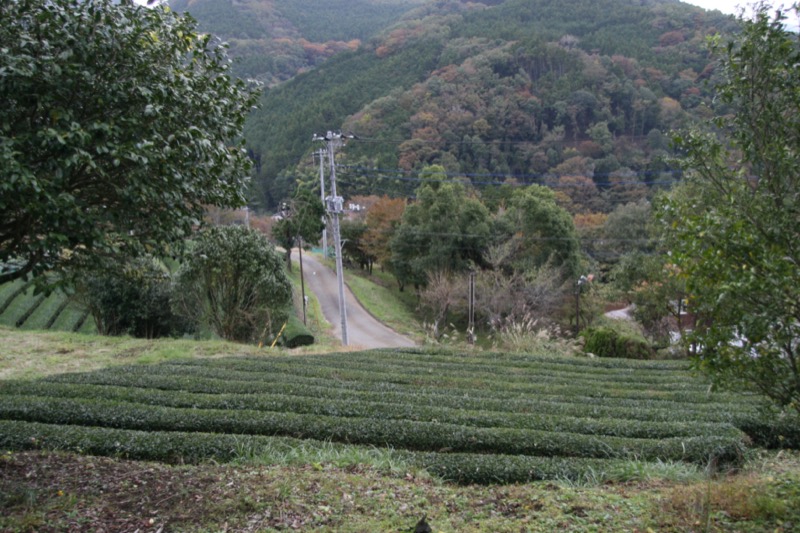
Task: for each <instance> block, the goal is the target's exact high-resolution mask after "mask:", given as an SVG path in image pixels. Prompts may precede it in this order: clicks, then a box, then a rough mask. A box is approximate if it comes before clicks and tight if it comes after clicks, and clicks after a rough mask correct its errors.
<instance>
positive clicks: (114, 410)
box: [0, 349, 798, 483]
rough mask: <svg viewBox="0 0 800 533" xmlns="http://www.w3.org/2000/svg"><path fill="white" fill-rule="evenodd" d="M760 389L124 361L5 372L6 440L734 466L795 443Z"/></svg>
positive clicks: (512, 364)
mask: <svg viewBox="0 0 800 533" xmlns="http://www.w3.org/2000/svg"><path fill="white" fill-rule="evenodd" d="M758 404H759V402H758V399H757V398H755V397H751V396H747V395H742V394H732V393H715V392H710V390H709V387H708V384H707V383H705V382H703V381H701V380H699V379H697V378H695V377H693V376H692V374H691V373H690V372H689V370H688V368H687V365H686V364H685V363H682V362H671V361H670V362H664V361H653V362H642V361H623V360H590V359H585V358H573V357H569V358H567V357H533V356H524V355H508V354H469V355H464V354H461V353H457V352H448V351H430V350H423V349H412V350H382V351H366V352H359V353H341V354H333V355H324V356H319V355H317V356H313V355H306V356H277V357H260V356H248V357H229V358H219V359H204V360H186V361H175V362H165V363H161V364H153V365H136V366H117V367H113V368H107V369H103V370H98V371H94V372H85V373H71V374H61V375H53V376H49V377H45V378H43V379H40V380H36V381H5V382H0V446H2V447H3V448H8V449H26V448H45V449H51V448H52V449H67V450H81V451H84V452H88V453H93V454H99V455H114V456H124V457H130V458H147V459H156V460H162V461H178V462H198V461H203V460H209V459H213V460H216V461H228V460H233V459H237V458H241V457H242V456H248V457H254V456H258V455H259V454H260V453H262V452H264V451H265V450H271V449H274V448H275V446H284V447H285V446H289V447H291V446H299V445H303V446H311V447H314V446H323V445H325V446H331V445H332V446H343V447H344V446H352V445H359V446H367V447H376V448H386V449H387V450H389V452H390V453H392V454H394V455H395V456H396V457H398V458H400V459H402V460H403V461H405V462H407V463H410V464H414V465H417V466H419V467H421V468H425V469H427V470H428V471H430V472H431V473H434V474H437V475H439V476H441V477H443V478H445V479H449V480H452V481H457V482H462V483H476V482H477V483H496V482H501V483H512V482H525V481H531V480H536V479H573V480H579V479H586V478H587V477H588V476H591V477H593V478H595V479H596V478H603V477H604V476H608V477H612V478H613V477H614V475H615V474H614V472H619V471H620V470H624V469H625V464H626V463H628V462H631V461H637V462H652V463H661V462H685V463H689V464H694V465H699V466H705V465H707V464H709V463H713V464H718V465H738V464H740V463H741V461H742V460H743V458H744V455H745V454H746V453H747V450H748V448H750V447H752V446H754V445H756V446H775V445H781V446H789V447H791V446H796V445H797V442H798V428H797V426H796V424H792V423H788V422H787V421H786V420H782V421H779V420H777V419H773V418H769V417H765V416H764V415H763V413H761V412H760V411H759V409H758Z"/></svg>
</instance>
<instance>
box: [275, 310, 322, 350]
mask: <svg viewBox="0 0 800 533" xmlns="http://www.w3.org/2000/svg"><path fill="white" fill-rule="evenodd" d="M281 338H282V340H283V344H284V345H285V346H286V347H287V348H297V347H298V346H310V345H311V344H314V335H312V334H311V332H310V331H309V330H308V328H307V327H306V326H305V324H303V323H302V322H301V321H300V319H298V318H297V317H295V316H290V317H289V319H288V321H287V322H286V329H285V330H284V331H283V336H282V337H281Z"/></svg>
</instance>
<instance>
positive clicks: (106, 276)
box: [74, 257, 189, 339]
mask: <svg viewBox="0 0 800 533" xmlns="http://www.w3.org/2000/svg"><path fill="white" fill-rule="evenodd" d="M171 296H172V280H171V279H170V274H169V272H168V271H167V269H166V268H165V267H164V265H163V264H162V263H161V262H159V261H158V260H156V259H155V258H152V257H140V258H137V259H125V258H121V260H120V261H117V262H113V261H107V262H106V263H105V264H104V265H103V267H102V268H97V269H92V270H90V271H82V272H80V273H79V274H78V276H77V279H76V280H75V294H74V299H75V300H76V301H77V302H78V303H79V304H80V305H81V306H82V307H84V308H85V309H87V310H88V311H89V313H90V314H91V315H92V317H93V318H94V322H95V324H96V326H97V331H98V333H100V334H101V335H126V334H127V335H132V336H134V337H145V338H148V339H152V338H155V337H164V336H169V335H172V336H176V335H182V334H183V333H185V332H186V331H187V329H188V326H189V324H188V323H187V321H185V320H183V319H181V318H180V317H178V316H176V315H175V314H174V313H173V312H172V310H171V308H170V299H171Z"/></svg>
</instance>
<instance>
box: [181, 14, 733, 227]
mask: <svg viewBox="0 0 800 533" xmlns="http://www.w3.org/2000/svg"><path fill="white" fill-rule="evenodd" d="M172 5H173V6H175V7H176V8H187V9H188V10H189V11H190V12H191V13H193V14H194V15H195V16H197V17H198V18H199V19H200V21H201V24H202V25H203V27H206V28H208V29H209V30H212V31H216V32H218V33H219V34H220V35H221V36H222V37H223V38H225V39H226V40H229V41H231V42H232V44H233V46H234V48H233V51H234V54H236V53H237V50H238V51H241V49H242V47H244V46H255V45H254V44H253V43H255V42H258V43H262V44H263V45H264V46H265V48H263V52H259V53H258V54H253V55H250V56H248V57H249V59H246V61H250V62H257V61H261V62H264V63H274V62H280V61H285V62H290V61H289V60H288V59H286V56H285V55H281V53H280V52H279V51H275V50H272V51H270V49H269V47H270V46H273V45H275V43H276V42H278V41H280V40H281V39H282V38H283V37H282V36H284V35H285V36H286V37H285V38H286V39H287V40H291V39H295V40H294V41H292V42H293V43H294V44H293V45H292V46H297V45H298V43H300V42H305V43H307V44H306V45H302V46H306V47H307V48H308V47H310V43H311V42H312V40H313V41H314V42H315V43H334V42H337V43H347V42H350V43H351V44H350V45H349V46H348V45H347V44H342V46H339V47H338V48H337V46H338V45H336V46H334V45H331V49H330V50H328V52H326V53H324V54H319V55H314V54H313V53H312V54H307V55H306V56H304V57H305V59H304V61H305V63H303V62H302V61H300V62H298V63H297V64H293V66H292V68H286V69H284V70H282V71H280V72H281V73H280V74H272V75H273V76H275V77H276V78H283V77H290V76H291V75H292V74H293V73H294V72H298V71H300V72H301V73H300V74H299V75H297V76H294V77H292V78H291V79H289V80H288V81H286V82H285V83H281V84H277V85H273V86H271V87H270V88H269V89H267V90H266V91H265V93H264V97H263V98H262V107H261V109H260V110H259V111H257V112H255V113H254V114H253V116H252V117H251V119H250V121H249V123H248V125H247V127H246V137H247V142H248V146H249V147H250V149H251V151H252V155H253V157H254V158H255V159H256V161H257V167H258V175H257V180H256V189H255V190H254V193H253V200H254V204H256V205H257V206H258V207H260V208H262V209H270V208H272V207H273V206H275V205H276V203H277V202H279V201H281V200H282V199H284V198H286V197H287V196H289V195H290V194H291V193H292V191H293V189H294V187H295V186H296V182H297V181H298V180H301V181H302V180H307V181H308V182H309V183H315V181H316V179H315V177H314V176H315V168H316V167H314V166H313V165H312V162H311V159H310V157H308V156H309V153H310V152H311V151H312V150H313V149H314V148H315V147H314V146H313V145H312V142H311V137H312V134H313V133H315V132H317V133H321V132H324V131H326V130H339V129H343V130H346V131H352V132H353V133H355V134H356V135H358V136H359V137H360V139H361V140H360V141H357V142H351V143H350V144H349V145H348V146H347V147H346V148H345V149H344V150H343V151H342V152H341V154H340V159H339V161H338V162H339V163H340V164H343V165H346V167H344V166H343V168H342V170H341V173H340V179H341V182H342V190H343V192H344V193H345V195H351V194H384V193H386V194H390V195H397V196H409V195H411V194H412V192H413V190H414V189H415V188H416V186H417V185H418V182H417V181H416V180H417V177H416V172H417V171H419V170H420V169H422V168H424V167H425V166H427V165H431V164H441V165H442V166H443V167H444V168H445V169H446V170H447V172H448V173H449V174H451V175H453V176H454V177H455V178H456V179H463V180H469V181H471V182H472V183H473V185H487V184H489V185H496V184H500V183H503V182H506V181H509V180H511V182H516V183H528V182H535V183H544V184H547V185H550V186H553V187H556V188H557V190H558V191H560V192H561V193H562V194H561V196H562V200H563V202H564V203H565V204H567V205H569V206H570V210H571V211H572V212H573V213H581V212H585V213H594V212H608V211H610V210H611V209H612V208H613V206H614V205H616V204H617V203H620V202H626V201H631V200H636V199H639V198H641V197H643V196H645V195H646V194H647V193H648V191H649V190H650V189H651V188H652V187H651V186H652V185H657V184H659V183H662V182H666V181H669V180H672V179H673V177H674V176H673V173H672V172H671V168H670V165H669V163H668V162H667V161H666V156H667V155H668V145H669V143H668V134H669V132H670V131H671V130H672V129H674V128H679V127H681V126H683V125H686V124H687V123H688V122H689V121H691V120H693V119H697V118H700V119H703V118H708V117H710V116H711V115H713V114H714V113H716V112H718V111H719V110H715V109H714V105H715V104H714V103H713V100H712V98H711V92H710V89H709V87H708V84H707V83H706V82H707V81H709V80H710V79H712V78H713V68H712V67H711V65H710V64H709V60H708V56H707V53H706V52H705V47H704V42H705V38H706V36H708V35H710V34H713V33H716V32H720V31H721V32H727V31H733V29H734V27H735V24H734V21H733V20H732V18H730V17H726V16H723V15H722V14H720V13H718V12H706V11H704V10H702V9H699V8H695V7H693V6H690V5H688V4H683V3H681V2H678V1H675V0H572V1H570V2H563V1H558V0H506V1H499V0H495V1H483V2H477V1H476V2H466V1H458V0H437V1H425V2H423V1H416V2H407V1H406V2H401V1H400V0H396V1H392V0H385V1H377V0H376V1H368V0H352V1H350V2H338V1H334V0H331V1H329V2H313V1H311V0H306V1H296V0H291V1H288V0H287V1H280V0H274V1H256V0H250V1H237V2H224V1H214V2H212V1H209V0H194V1H192V0H173V2H172ZM412 8H413V9H412ZM212 9H213V10H218V11H217V12H216V14H212V13H211V11H210V10H212ZM223 11H224V12H225V13H233V14H235V15H232V16H231V18H226V16H224V14H223ZM354 13H355V14H354ZM312 14H313V16H312ZM237 17H238V18H237ZM256 24H258V28H268V33H266V34H265V33H262V34H259V33H258V31H257V29H253V26H254V25H256ZM380 24H385V27H383V28H382V29H379V25H380ZM370 33H372V34H373V35H372V36H371V37H370V35H369V34H370ZM267 34H268V35H271V36H272V41H269V38H267V37H264V35H267ZM258 35H261V37H255V38H254V37H253V36H258ZM279 35H280V36H281V37H278V36H279ZM301 36H302V37H301ZM298 39H299V40H298ZM303 40H305V41H303ZM356 40H357V41H356ZM245 41H247V42H248V43H249V44H247V45H245V44H243V43H244V42H245ZM264 43H267V44H264ZM269 43H272V44H269ZM259 46H260V45H259ZM287 46H288V43H287ZM312 48H313V47H312ZM339 50H341V51H339ZM334 51H337V53H333V52H334ZM329 56H330V58H329V59H327V60H326V61H324V62H322V61H320V60H321V59H322V58H327V57H329ZM298 65H300V66H298ZM313 65H318V66H317V67H316V68H314V69H311V70H309V71H307V72H304V70H305V69H306V68H307V67H309V66H313ZM295 67H297V68H296V69H295ZM240 68H241V67H240ZM293 69H295V70H293ZM271 72H273V73H276V72H278V71H275V70H273V71H271ZM485 194H486V196H487V198H488V197H489V196H491V195H492V194H495V195H496V194H497V191H494V192H493V191H491V190H489V191H486V193H485Z"/></svg>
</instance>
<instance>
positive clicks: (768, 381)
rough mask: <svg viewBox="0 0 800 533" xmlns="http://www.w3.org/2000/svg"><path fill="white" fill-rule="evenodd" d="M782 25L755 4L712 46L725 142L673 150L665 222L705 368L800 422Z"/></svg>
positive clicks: (793, 50)
mask: <svg viewBox="0 0 800 533" xmlns="http://www.w3.org/2000/svg"><path fill="white" fill-rule="evenodd" d="M784 22H785V16H784V14H782V13H781V12H780V11H779V12H777V14H776V15H775V16H774V17H773V16H772V15H770V8H768V7H767V6H765V5H759V6H757V7H756V8H755V13H754V14H753V16H752V17H751V18H747V19H743V20H741V21H740V25H741V33H740V34H739V35H738V36H737V37H735V38H734V39H733V40H731V41H730V42H728V43H724V42H723V41H722V40H721V39H718V40H715V41H713V42H712V50H713V52H714V53H715V55H716V56H717V57H718V66H717V71H718V73H719V80H718V83H717V87H716V89H717V92H718V95H719V96H718V99H719V102H720V103H721V104H722V105H723V106H724V108H723V109H721V111H724V114H723V115H722V116H720V117H719V118H718V119H716V120H715V122H714V124H715V126H716V127H717V128H718V130H717V131H718V133H719V135H718V136H717V135H714V134H708V133H701V132H692V133H689V134H688V135H686V136H684V137H682V138H680V139H678V141H679V143H680V145H681V147H682V149H683V150H684V151H685V153H686V158H685V161H684V164H685V166H686V168H687V170H689V178H688V180H687V183H686V184H685V185H684V186H683V187H682V188H681V189H679V190H678V191H675V192H674V193H673V195H672V196H671V198H670V200H669V201H668V202H667V203H666V204H665V206H664V208H663V210H662V216H663V218H664V221H665V222H666V224H667V226H668V229H669V231H670V241H669V243H668V244H669V246H670V249H671V250H673V252H674V257H675V260H676V263H677V264H678V266H679V267H680V268H681V269H682V272H683V274H684V275H685V276H686V282H687V288H688V292H689V294H690V305H691V306H692V308H693V309H694V310H695V311H696V312H697V313H698V314H699V315H700V317H702V322H701V327H699V328H698V329H696V330H695V332H694V333H695V335H694V337H693V340H695V341H696V342H698V343H699V346H700V347H701V349H700V350H699V352H698V354H697V357H696V363H697V365H698V367H699V368H701V369H703V370H705V371H707V372H708V373H709V375H711V376H712V377H714V378H715V379H716V380H717V381H718V382H721V383H726V384H733V385H737V384H738V385H744V386H748V387H755V388H757V389H759V390H760V391H762V392H763V393H764V394H766V395H767V396H769V397H771V398H773V399H774V401H775V402H776V403H777V404H778V405H780V406H783V407H788V408H793V409H796V410H798V411H800V352H799V351H798V350H799V349H800V344H799V343H798V338H800V320H799V317H800V269H798V264H800V254H798V247H797V243H798V242H799V241H800V226H799V225H798V220H800V203H798V201H797V198H798V193H799V192H800V174H798V172H797V169H798V166H800V152H798V150H797V149H796V147H797V146H799V145H800V92H798V91H797V87H798V86H799V85H800V46H798V38H797V34H796V33H792V32H790V31H788V30H787V29H786V28H785V26H784Z"/></svg>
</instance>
